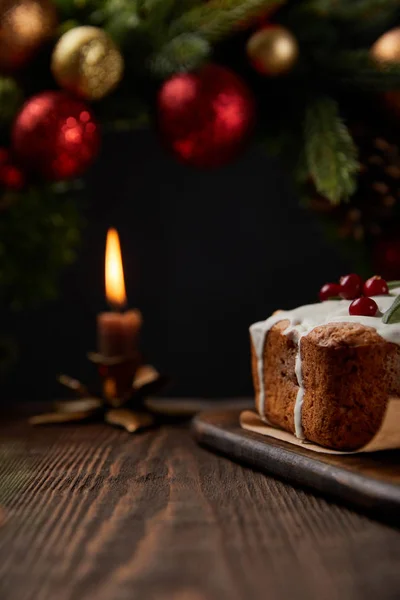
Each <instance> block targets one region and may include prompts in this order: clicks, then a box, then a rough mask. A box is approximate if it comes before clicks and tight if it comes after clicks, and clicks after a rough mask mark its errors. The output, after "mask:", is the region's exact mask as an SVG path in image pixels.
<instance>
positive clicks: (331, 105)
mask: <svg viewBox="0 0 400 600" xmlns="http://www.w3.org/2000/svg"><path fill="white" fill-rule="evenodd" d="M304 137H305V152H306V158H307V165H308V169H309V172H310V175H311V176H312V178H313V181H314V184H315V187H316V189H317V191H318V192H319V193H320V194H322V195H323V196H325V197H326V198H328V200H330V202H332V204H339V203H340V202H341V201H342V200H347V199H348V198H349V197H350V196H351V195H352V194H353V193H354V192H355V190H356V183H357V181H356V180H357V173H358V170H359V165H358V162H357V150H356V146H355V144H354V142H353V139H352V137H351V135H350V133H349V131H348V129H347V127H346V125H345V124H344V123H343V121H342V119H341V118H340V116H339V111H338V106H337V103H336V101H335V100H333V99H332V98H327V97H324V98H319V99H317V100H315V101H314V102H312V103H311V104H310V106H309V107H308V109H307V112H306V118H305V128H304Z"/></svg>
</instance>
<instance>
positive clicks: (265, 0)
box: [170, 0, 286, 43]
mask: <svg viewBox="0 0 400 600" xmlns="http://www.w3.org/2000/svg"><path fill="white" fill-rule="evenodd" d="M285 1H286V0H210V1H209V2H205V3H202V4H200V5H199V6H196V7H194V8H193V9H192V10H190V11H188V12H186V13H184V14H183V15H182V16H181V17H180V18H178V19H177V20H175V21H174V22H173V23H172V24H171V27H170V35H171V36H172V37H174V36H176V35H178V34H180V33H183V32H189V31H191V32H196V33H197V34H198V35H200V36H201V37H203V38H204V39H206V40H208V41H209V42H213V43H215V42H218V41H219V40H221V39H223V38H224V37H226V36H228V35H231V34H232V33H234V32H235V31H238V30H239V29H242V28H243V29H245V28H246V27H248V26H250V25H251V23H252V21H253V20H254V19H256V18H257V17H259V16H262V14H263V13H265V12H266V10H267V9H268V8H270V7H271V6H276V7H278V6H280V5H282V4H284V3H285Z"/></svg>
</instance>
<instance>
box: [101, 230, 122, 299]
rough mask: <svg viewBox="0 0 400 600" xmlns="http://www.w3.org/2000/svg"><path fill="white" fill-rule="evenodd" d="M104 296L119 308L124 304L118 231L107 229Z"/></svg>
mask: <svg viewBox="0 0 400 600" xmlns="http://www.w3.org/2000/svg"><path fill="white" fill-rule="evenodd" d="M105 271H106V296H107V301H108V303H109V304H111V306H113V307H114V308H117V309H121V308H123V307H124V305H125V304H126V292H125V282H124V270H123V267H122V258H121V246H120V243H119V237H118V233H117V231H116V230H115V229H109V230H108V233H107V243H106V261H105Z"/></svg>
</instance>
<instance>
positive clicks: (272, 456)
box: [193, 410, 400, 524]
mask: <svg viewBox="0 0 400 600" xmlns="http://www.w3.org/2000/svg"><path fill="white" fill-rule="evenodd" d="M239 415H240V411H237V410H231V411H223V412H219V411H218V412H215V411H213V412H208V413H207V412H205V413H200V414H199V415H197V417H196V418H195V419H194V422H193V431H194V433H195V436H196V438H197V439H198V441H199V442H200V443H201V444H203V445H205V446H208V447H210V448H213V449H215V450H217V451H218V452H221V453H223V454H225V455H227V456H230V457H232V458H234V459H236V460H239V461H241V462H243V463H246V464H248V465H251V466H253V467H256V468H257V469H261V470H262V471H265V472H268V473H272V474H274V475H276V476H278V477H281V478H282V479H285V480H286V481H289V482H290V483H293V484H295V485H302V486H306V487H307V488H309V489H312V490H314V491H317V492H318V493H321V494H325V495H327V496H329V497H331V498H334V499H336V500H339V501H342V502H346V503H349V504H350V505H351V506H353V507H356V508H361V509H363V510H366V511H368V513H369V514H371V515H374V516H376V517H378V518H381V519H385V520H390V521H391V522H393V523H398V524H400V451H399V450H395V451H390V452H389V451H388V452H375V453H370V454H357V455H347V456H339V455H332V454H316V453H315V452H311V451H310V450H307V446H304V448H303V447H297V446H292V445H291V444H289V443H287V442H284V441H281V440H276V439H273V438H270V437H267V436H262V435H260V434H257V433H253V432H250V431H245V430H243V429H242V428H241V427H240V425H239Z"/></svg>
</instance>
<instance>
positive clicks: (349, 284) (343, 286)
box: [339, 273, 363, 300]
mask: <svg viewBox="0 0 400 600" xmlns="http://www.w3.org/2000/svg"><path fill="white" fill-rule="evenodd" d="M362 287H363V280H362V279H361V277H360V276H359V275H356V273H351V274H350V275H344V276H343V277H341V278H340V292H339V296H340V297H341V298H345V299H346V300H354V298H359V297H360V296H361V290H362Z"/></svg>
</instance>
